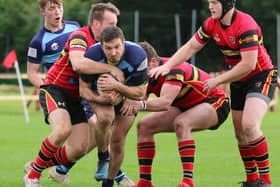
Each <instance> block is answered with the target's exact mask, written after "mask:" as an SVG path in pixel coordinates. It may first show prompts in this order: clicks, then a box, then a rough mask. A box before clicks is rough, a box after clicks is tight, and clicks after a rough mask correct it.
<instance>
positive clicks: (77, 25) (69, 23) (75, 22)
mask: <svg viewBox="0 0 280 187" xmlns="http://www.w3.org/2000/svg"><path fill="white" fill-rule="evenodd" d="M63 22H64V24H65V25H71V26H75V27H77V28H80V27H81V26H80V24H79V23H78V22H77V21H72V20H64V21H63Z"/></svg>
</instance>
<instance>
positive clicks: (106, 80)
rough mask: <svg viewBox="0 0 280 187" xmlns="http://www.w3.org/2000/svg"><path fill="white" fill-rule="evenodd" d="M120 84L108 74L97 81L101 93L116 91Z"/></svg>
mask: <svg viewBox="0 0 280 187" xmlns="http://www.w3.org/2000/svg"><path fill="white" fill-rule="evenodd" d="M118 83H119V82H118V81H117V80H116V79H115V78H114V77H113V76H111V75H110V74H107V73H106V74H102V75H100V76H99V77H98V80H97V85H98V90H100V91H108V90H114V89H116V86H117V84H118Z"/></svg>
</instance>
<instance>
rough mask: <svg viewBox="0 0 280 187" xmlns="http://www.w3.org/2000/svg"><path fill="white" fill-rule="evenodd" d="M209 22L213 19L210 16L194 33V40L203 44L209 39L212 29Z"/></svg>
mask: <svg viewBox="0 0 280 187" xmlns="http://www.w3.org/2000/svg"><path fill="white" fill-rule="evenodd" d="M211 22H213V20H211V19H210V18H208V19H206V20H205V21H204V22H203V24H202V25H201V26H200V27H199V29H198V30H197V32H196V33H195V38H196V40H197V41H198V42H199V43H201V44H203V45H204V44H206V43H207V42H208V41H209V40H210V39H211V35H210V32H211V29H212V28H211V26H213V23H211Z"/></svg>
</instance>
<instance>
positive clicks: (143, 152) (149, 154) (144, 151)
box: [137, 142, 156, 187]
mask: <svg viewBox="0 0 280 187" xmlns="http://www.w3.org/2000/svg"><path fill="white" fill-rule="evenodd" d="M155 153H156V151H155V142H141V143H138V144H137V156H138V163H139V175H140V179H139V181H138V185H139V186H145V187H146V186H147V187H149V186H152V183H151V180H152V164H153V159H154V157H155ZM141 183H143V185H142V184H141ZM144 183H145V185H144Z"/></svg>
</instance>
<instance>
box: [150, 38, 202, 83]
mask: <svg viewBox="0 0 280 187" xmlns="http://www.w3.org/2000/svg"><path fill="white" fill-rule="evenodd" d="M203 46H204V45H203V44H201V43H199V42H198V41H197V40H196V38H195V36H193V37H192V38H191V39H190V40H189V41H188V42H187V43H186V44H184V45H183V46H182V47H181V48H180V49H179V50H178V51H177V52H176V53H175V54H174V55H172V57H171V58H170V59H169V60H168V61H167V62H166V63H165V64H164V65H162V66H159V67H157V68H153V69H151V70H150V71H149V75H150V76H151V77H154V78H158V76H159V75H166V74H167V73H169V71H170V69H171V68H172V67H174V66H176V65H179V64H182V63H183V62H185V61H186V60H188V59H190V58H191V57H192V56H193V55H194V54H196V53H197V52H198V51H199V50H201V48H202V47H203Z"/></svg>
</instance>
